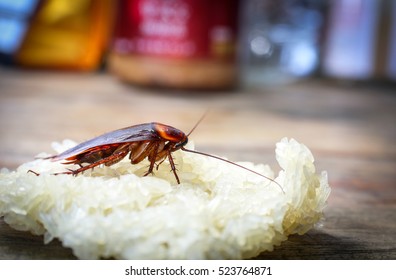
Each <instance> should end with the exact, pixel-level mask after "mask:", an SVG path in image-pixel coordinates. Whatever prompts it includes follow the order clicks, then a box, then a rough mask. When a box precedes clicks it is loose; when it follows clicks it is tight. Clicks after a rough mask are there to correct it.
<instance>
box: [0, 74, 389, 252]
mask: <svg viewBox="0 0 396 280" xmlns="http://www.w3.org/2000/svg"><path fill="white" fill-rule="evenodd" d="M208 108H210V113H209V114H208V115H207V117H206V118H205V120H204V121H203V122H202V123H201V124H200V126H199V127H198V128H197V129H196V131H194V133H193V135H192V136H191V138H192V139H193V140H194V142H195V144H196V147H197V149H199V150H201V151H206V152H209V153H215V154H218V155H223V156H227V157H228V158H230V159H232V160H238V161H241V160H249V161H253V162H257V163H259V162H264V163H269V164H271V165H273V166H274V167H275V169H276V166H275V163H276V162H275V159H274V148H275V143H276V142H277V141H279V140H280V139H281V138H282V137H284V136H287V137H290V138H295V139H296V140H298V141H299V142H302V143H304V144H306V145H307V146H308V147H309V148H310V149H311V150H312V152H313V154H314V156H315V159H316V166H317V169H318V171H320V170H327V171H328V173H329V180H330V185H331V187H332V193H331V196H330V198H329V202H328V207H327V208H326V211H325V215H326V220H325V222H324V224H323V226H322V227H321V228H318V229H314V230H312V231H310V232H309V233H308V234H306V235H304V236H291V237H290V239H289V240H288V241H287V242H284V243H283V244H282V246H281V247H278V248H276V250H275V251H273V252H268V253H263V254H262V255H260V256H259V258H262V259H267V258H268V259H396V242H395V240H396V141H395V139H396V137H395V136H396V125H395V121H396V110H395V108H396V89H395V87H394V85H393V86H392V85H386V86H384V85H372V84H360V85H356V84H339V83H338V84H334V82H330V81H305V82H300V83H297V84H292V85H288V86H282V87H276V88H271V89H256V90H254V89H251V90H236V91H234V92H229V91H224V92H188V91H181V90H180V91H176V90H159V89H146V88H138V87H133V86H130V85H127V84H123V83H120V82H119V81H118V80H117V79H115V78H114V77H112V76H110V75H108V74H106V73H88V74H87V73H85V74H82V73H68V72H57V73H54V72H33V71H27V70H25V71H21V70H10V69H0V167H7V168H10V169H13V168H15V167H17V166H18V165H19V164H21V163H23V162H25V161H30V160H32V159H33V157H34V156H35V155H36V154H37V153H39V152H41V151H46V152H51V148H50V144H51V142H52V141H55V140H63V139H65V138H71V139H73V140H76V141H82V140H86V139H88V138H91V137H92V136H95V135H98V134H100V133H102V132H106V131H110V130H113V129H116V128H121V127H124V126H129V125H132V124H137V123H143V122H149V121H160V122H163V123H166V124H170V125H173V126H175V127H178V128H180V129H181V130H183V131H186V132H187V131H189V130H190V129H191V128H192V126H193V125H194V124H195V122H196V121H197V120H198V119H199V118H200V117H201V115H202V114H203V113H204V112H205V111H206V110H207V109H208ZM70 258H74V257H73V254H72V252H71V250H70V249H67V248H63V247H62V246H61V244H60V242H57V241H53V242H51V243H50V244H48V245H44V244H43V237H42V236H33V235H31V234H30V233H26V232H19V231H16V230H13V229H11V228H10V227H9V226H8V225H7V224H5V223H4V221H3V220H1V219H0V259H70Z"/></svg>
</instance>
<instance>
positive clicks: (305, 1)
mask: <svg viewBox="0 0 396 280" xmlns="http://www.w3.org/2000/svg"><path fill="white" fill-rule="evenodd" d="M243 4H244V5H242V10H241V30H240V34H241V37H240V56H239V57H240V70H241V73H240V76H241V83H242V84H243V85H244V86H248V87H250V86H259V87H260V86H269V85H279V84H284V83H288V82H290V81H293V80H296V79H298V78H301V77H306V76H308V75H311V74H312V73H313V72H314V71H315V70H316V69H317V68H318V65H319V52H320V45H319V44H320V35H321V31H322V28H323V23H324V9H325V7H326V1H323V0H279V1H272V0H246V1H243Z"/></svg>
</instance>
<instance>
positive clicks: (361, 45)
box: [323, 0, 396, 80]
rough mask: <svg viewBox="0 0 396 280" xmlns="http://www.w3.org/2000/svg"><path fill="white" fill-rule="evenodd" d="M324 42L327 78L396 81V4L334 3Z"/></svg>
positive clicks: (389, 0) (369, 0) (370, 0)
mask: <svg viewBox="0 0 396 280" xmlns="http://www.w3.org/2000/svg"><path fill="white" fill-rule="evenodd" d="M325 41H326V42H325V51H324V59H323V71H324V73H325V74H326V75H328V76H332V77H337V78H344V79H352V80H367V79H369V80H372V79H389V78H390V79H394V80H396V1H393V0H353V1H351V0H334V1H333V2H332V6H331V9H330V16H329V24H328V32H327V38H326V40H325Z"/></svg>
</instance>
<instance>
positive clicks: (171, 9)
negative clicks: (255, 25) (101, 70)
mask: <svg viewBox="0 0 396 280" xmlns="http://www.w3.org/2000/svg"><path fill="white" fill-rule="evenodd" d="M237 2H238V1H237V0H232V1H230V0H130V1H128V0H124V1H121V3H120V6H119V8H120V10H119V11H120V13H119V15H118V22H117V25H116V33H115V35H116V38H115V40H114V45H113V50H114V51H115V52H117V53H124V54H128V53H134V54H140V55H148V56H161V57H171V58H216V59H230V58H234V56H235V44H236V30H237Z"/></svg>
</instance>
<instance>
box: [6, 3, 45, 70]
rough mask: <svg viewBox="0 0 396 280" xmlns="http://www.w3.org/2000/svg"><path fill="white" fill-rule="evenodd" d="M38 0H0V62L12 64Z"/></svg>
mask: <svg viewBox="0 0 396 280" xmlns="http://www.w3.org/2000/svg"><path fill="white" fill-rule="evenodd" d="M38 6H39V0H19V1H13V0H0V62H1V63H3V64H12V63H13V62H14V55H15V53H16V52H17V51H18V49H19V47H20V46H21V43H22V41H23V39H24V38H25V35H26V31H27V30H28V28H29V23H30V21H31V18H32V16H33V15H34V14H35V12H36V11H37V8H38Z"/></svg>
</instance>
